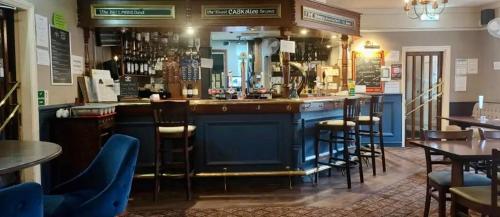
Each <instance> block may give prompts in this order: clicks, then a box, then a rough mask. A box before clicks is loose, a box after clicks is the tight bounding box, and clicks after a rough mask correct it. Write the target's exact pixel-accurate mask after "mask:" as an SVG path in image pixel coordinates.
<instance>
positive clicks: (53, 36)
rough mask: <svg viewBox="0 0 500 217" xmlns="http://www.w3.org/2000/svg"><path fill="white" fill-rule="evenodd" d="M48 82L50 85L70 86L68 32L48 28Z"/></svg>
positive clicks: (71, 81)
mask: <svg viewBox="0 0 500 217" xmlns="http://www.w3.org/2000/svg"><path fill="white" fill-rule="evenodd" d="M50 61H51V67H50V80H51V84H52V85H72V84H73V76H72V75H71V40H70V35H69V32H68V31H66V30H62V29H58V28H55V27H53V26H50Z"/></svg>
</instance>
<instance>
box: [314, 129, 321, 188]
mask: <svg viewBox="0 0 500 217" xmlns="http://www.w3.org/2000/svg"><path fill="white" fill-rule="evenodd" d="M315 131H316V132H315V133H314V134H315V135H314V156H315V158H314V166H315V167H316V172H315V173H314V184H316V185H318V179H319V139H320V136H321V134H320V133H321V130H319V129H318V127H316V129H315Z"/></svg>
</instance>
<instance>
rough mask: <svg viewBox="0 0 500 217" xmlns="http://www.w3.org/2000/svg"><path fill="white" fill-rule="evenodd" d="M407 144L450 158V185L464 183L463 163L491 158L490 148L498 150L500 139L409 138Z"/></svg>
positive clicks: (461, 184) (456, 185) (457, 185)
mask: <svg viewBox="0 0 500 217" xmlns="http://www.w3.org/2000/svg"><path fill="white" fill-rule="evenodd" d="M409 144H412V145H415V146H418V147H422V148H424V149H429V150H431V151H434V152H436V153H439V154H442V155H444V156H446V157H448V158H450V160H451V186H452V187H460V186H463V183H464V164H465V163H467V162H471V161H481V160H491V158H492V154H491V153H492V150H493V149H498V150H500V140H471V141H422V140H410V141H409Z"/></svg>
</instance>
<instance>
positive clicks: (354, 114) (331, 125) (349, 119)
mask: <svg viewBox="0 0 500 217" xmlns="http://www.w3.org/2000/svg"><path fill="white" fill-rule="evenodd" d="M359 102H360V100H359V99H348V98H346V99H345V100H344V116H343V120H327V121H321V122H319V123H318V124H317V125H316V135H315V145H314V152H315V155H316V158H315V166H316V170H317V171H316V174H315V183H316V184H318V178H319V165H320V164H321V165H328V166H330V169H329V173H328V174H329V176H331V169H332V167H341V168H343V169H345V174H346V177H347V188H351V170H350V166H351V165H354V164H356V163H358V166H359V179H360V182H361V183H363V167H362V165H361V162H360V159H361V155H360V154H361V152H360V141H359V125H358V117H359V112H360V103H359ZM324 131H327V132H329V133H330V138H329V139H321V133H322V132H324ZM353 131H354V134H352V132H353ZM339 132H342V133H343V135H342V137H339V136H338V135H337V134H338V133H339ZM352 135H354V137H355V138H352V137H351V136H352ZM339 139H340V141H339ZM320 142H328V147H329V155H328V162H322V161H320V156H319V152H320ZM337 143H342V144H343V147H344V149H343V151H342V156H343V157H342V158H336V157H334V155H333V145H335V149H336V150H338V149H337ZM351 143H355V146H356V151H355V154H354V155H355V156H357V157H358V159H357V161H356V160H352V159H351V155H352V154H351V153H350V152H349V146H350V144H351ZM333 160H335V161H339V162H342V163H341V164H338V163H336V162H333Z"/></svg>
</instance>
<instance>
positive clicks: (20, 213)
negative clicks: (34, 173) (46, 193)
mask: <svg viewBox="0 0 500 217" xmlns="http://www.w3.org/2000/svg"><path fill="white" fill-rule="evenodd" d="M42 210H43V203H42V186H40V185H39V184H38V183H24V184H19V185H14V186H11V187H7V188H2V189H0V217H41V216H42V214H43V211H42Z"/></svg>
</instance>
